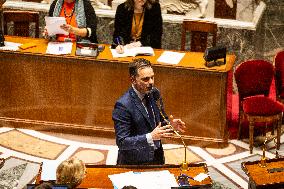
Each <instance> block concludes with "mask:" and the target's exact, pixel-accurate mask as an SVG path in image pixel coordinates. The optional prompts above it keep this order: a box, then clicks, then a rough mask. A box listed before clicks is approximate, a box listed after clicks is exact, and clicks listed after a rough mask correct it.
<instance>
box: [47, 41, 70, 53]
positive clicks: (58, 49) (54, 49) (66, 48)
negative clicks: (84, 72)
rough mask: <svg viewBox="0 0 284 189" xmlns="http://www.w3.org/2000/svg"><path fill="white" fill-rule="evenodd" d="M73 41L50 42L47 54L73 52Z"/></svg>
mask: <svg viewBox="0 0 284 189" xmlns="http://www.w3.org/2000/svg"><path fill="white" fill-rule="evenodd" d="M72 46H73V43H72V42H49V43H48V46H47V49H46V53H47V54H57V55H58V54H71V52H72Z"/></svg>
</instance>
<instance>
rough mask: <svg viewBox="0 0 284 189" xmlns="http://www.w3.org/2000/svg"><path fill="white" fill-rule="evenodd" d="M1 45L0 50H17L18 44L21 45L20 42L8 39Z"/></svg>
mask: <svg viewBox="0 0 284 189" xmlns="http://www.w3.org/2000/svg"><path fill="white" fill-rule="evenodd" d="M4 45H5V46H3V47H0V50H8V51H17V50H19V46H21V45H22V44H21V43H14V42H9V41H4Z"/></svg>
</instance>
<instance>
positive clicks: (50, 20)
mask: <svg viewBox="0 0 284 189" xmlns="http://www.w3.org/2000/svg"><path fill="white" fill-rule="evenodd" d="M44 18H45V24H46V29H47V33H48V35H49V36H52V35H55V34H64V35H68V34H69V33H68V32H66V31H65V30H63V29H61V28H60V26H61V25H63V24H66V19H65V18H64V17H49V16H46V17H44Z"/></svg>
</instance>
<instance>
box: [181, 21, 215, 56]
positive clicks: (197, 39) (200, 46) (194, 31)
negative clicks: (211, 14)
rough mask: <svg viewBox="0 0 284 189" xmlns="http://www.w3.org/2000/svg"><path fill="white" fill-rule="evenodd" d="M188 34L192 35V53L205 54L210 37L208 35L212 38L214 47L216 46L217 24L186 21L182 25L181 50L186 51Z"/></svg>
mask: <svg viewBox="0 0 284 189" xmlns="http://www.w3.org/2000/svg"><path fill="white" fill-rule="evenodd" d="M187 33H190V39H191V40H190V51H192V52H204V51H205V50H206V48H207V43H208V36H209V35H208V34H210V35H211V36H212V46H213V47H214V46H216V38H217V24H216V23H213V22H206V21H194V20H184V21H183V23H182V34H181V35H182V37H181V50H185V46H186V34H187ZM187 43H189V42H187Z"/></svg>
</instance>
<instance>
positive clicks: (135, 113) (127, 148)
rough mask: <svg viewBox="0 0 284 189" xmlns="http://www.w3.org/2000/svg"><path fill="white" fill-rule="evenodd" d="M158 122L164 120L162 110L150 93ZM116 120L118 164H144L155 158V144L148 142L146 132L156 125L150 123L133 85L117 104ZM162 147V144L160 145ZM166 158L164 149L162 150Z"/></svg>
mask: <svg viewBox="0 0 284 189" xmlns="http://www.w3.org/2000/svg"><path fill="white" fill-rule="evenodd" d="M150 101H151V104H152V106H153V110H154V114H155V119H156V123H159V122H162V121H163V119H162V117H161V115H160V110H159V108H158V106H157V104H156V102H155V100H154V98H153V96H152V95H150ZM112 119H113V121H114V127H115V134H116V144H117V146H118V148H119V151H118V159H117V164H144V163H151V162H153V160H154V146H151V145H150V144H149V143H148V142H147V138H146V134H147V133H150V132H151V131H153V129H154V128H155V127H156V126H155V125H151V124H150V120H149V117H148V115H147V112H146V110H145V108H144V106H143V104H142V102H141V100H140V99H139V97H138V96H137V94H136V93H135V91H134V90H133V88H132V87H131V88H130V89H129V90H128V91H127V92H126V93H125V94H124V95H123V96H122V97H121V98H120V99H119V100H118V101H117V102H116V104H115V107H114V110H113V114H112ZM160 148H161V149H162V146H161V147H160ZM161 152H162V153H161V154H159V156H162V157H161V158H162V159H164V154H163V150H161Z"/></svg>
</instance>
